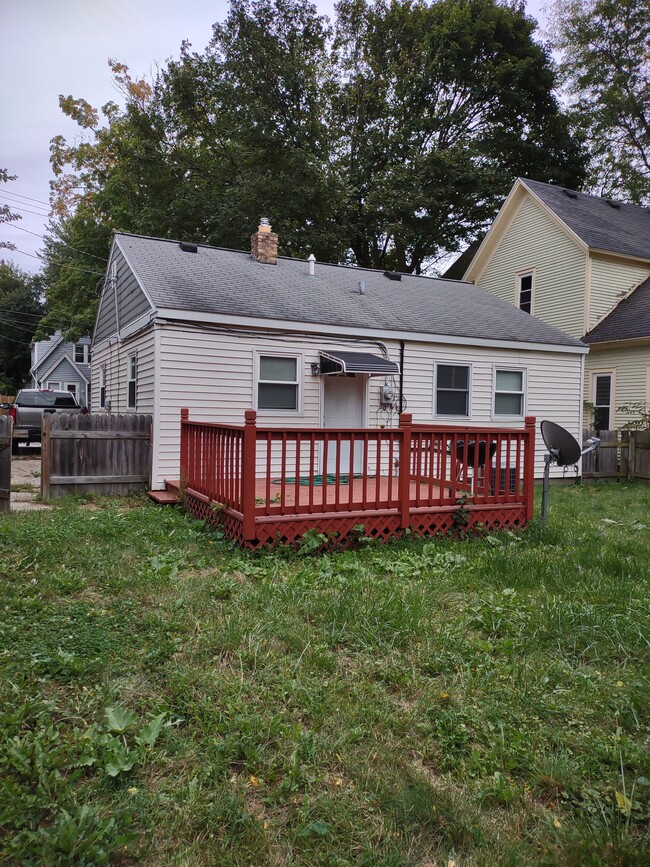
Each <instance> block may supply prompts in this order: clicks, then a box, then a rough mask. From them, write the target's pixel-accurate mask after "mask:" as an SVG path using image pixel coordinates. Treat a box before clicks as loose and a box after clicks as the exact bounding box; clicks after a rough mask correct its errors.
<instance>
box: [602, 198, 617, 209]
mask: <svg viewBox="0 0 650 867" xmlns="http://www.w3.org/2000/svg"><path fill="white" fill-rule="evenodd" d="M605 201H606V202H607V204H608V205H609V207H610V208H616V210H617V211H618V210H619V209H620V207H621V203H620V202H615V201H613V200H612V199H605Z"/></svg>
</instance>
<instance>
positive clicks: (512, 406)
mask: <svg viewBox="0 0 650 867" xmlns="http://www.w3.org/2000/svg"><path fill="white" fill-rule="evenodd" d="M524 393H525V376H524V371H523V370H508V369H506V368H498V367H497V368H496V369H495V371H494V415H495V416H497V415H508V416H517V417H521V416H523V414H524Z"/></svg>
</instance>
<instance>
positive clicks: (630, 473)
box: [627, 430, 636, 482]
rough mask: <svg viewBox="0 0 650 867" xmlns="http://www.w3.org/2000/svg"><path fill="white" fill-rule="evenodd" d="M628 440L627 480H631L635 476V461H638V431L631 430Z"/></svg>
mask: <svg viewBox="0 0 650 867" xmlns="http://www.w3.org/2000/svg"><path fill="white" fill-rule="evenodd" d="M629 437H630V438H629V440H628V442H627V480H628V482H631V481H633V480H634V476H635V472H634V470H635V467H634V464H635V461H636V431H633V430H631V431H630V433H629Z"/></svg>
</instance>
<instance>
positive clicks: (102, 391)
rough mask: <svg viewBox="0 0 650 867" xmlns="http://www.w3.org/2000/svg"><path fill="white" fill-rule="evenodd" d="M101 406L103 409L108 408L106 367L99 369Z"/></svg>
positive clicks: (103, 365)
mask: <svg viewBox="0 0 650 867" xmlns="http://www.w3.org/2000/svg"><path fill="white" fill-rule="evenodd" d="M99 405H100V406H101V408H102V409H104V407H105V406H106V365H105V364H102V366H101V367H100V368H99Z"/></svg>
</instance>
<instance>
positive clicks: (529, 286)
mask: <svg viewBox="0 0 650 867" xmlns="http://www.w3.org/2000/svg"><path fill="white" fill-rule="evenodd" d="M517 283H518V287H517V288H518V291H517V304H518V306H519V309H520V310H523V311H524V313H532V312H533V275H532V274H520V275H519V277H518V278H517Z"/></svg>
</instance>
